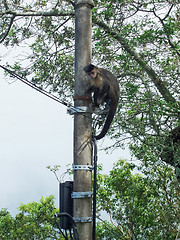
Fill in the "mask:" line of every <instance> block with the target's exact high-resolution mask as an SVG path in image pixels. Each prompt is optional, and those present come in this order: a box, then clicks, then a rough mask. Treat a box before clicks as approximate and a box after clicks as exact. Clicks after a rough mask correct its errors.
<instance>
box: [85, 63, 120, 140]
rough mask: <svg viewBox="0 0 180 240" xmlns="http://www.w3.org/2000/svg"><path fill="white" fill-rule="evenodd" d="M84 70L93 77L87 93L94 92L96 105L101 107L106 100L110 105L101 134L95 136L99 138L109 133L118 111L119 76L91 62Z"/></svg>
mask: <svg viewBox="0 0 180 240" xmlns="http://www.w3.org/2000/svg"><path fill="white" fill-rule="evenodd" d="M84 71H85V72H86V73H87V74H88V75H89V76H90V77H91V87H90V88H89V89H88V90H87V93H94V95H93V98H94V106H95V107H99V105H102V104H104V102H107V103H109V105H110V106H109V112H108V115H107V118H106V121H105V124H104V126H103V129H102V131H101V133H100V134H99V135H97V136H95V138H96V139H98V140H99V139H101V138H103V137H104V136H105V134H106V133H107V131H108V129H109V127H110V125H111V123H112V121H113V118H114V115H115V113H116V109H117V105H118V100H119V84H118V81H117V78H116V77H115V76H114V75H113V74H112V73H111V72H109V71H108V70H105V69H103V68H98V67H95V66H94V65H92V64H89V65H87V66H86V67H84Z"/></svg>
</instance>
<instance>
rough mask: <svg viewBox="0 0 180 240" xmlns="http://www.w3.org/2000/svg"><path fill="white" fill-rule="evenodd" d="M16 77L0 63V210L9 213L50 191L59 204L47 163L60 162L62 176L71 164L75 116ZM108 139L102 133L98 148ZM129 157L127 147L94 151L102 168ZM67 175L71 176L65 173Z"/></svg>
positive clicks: (57, 188)
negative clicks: (7, 74)
mask: <svg viewBox="0 0 180 240" xmlns="http://www.w3.org/2000/svg"><path fill="white" fill-rule="evenodd" d="M1 60H2V59H1V58H0V64H4V62H3V61H1ZM6 62H7V61H6ZM14 80H15V81H14V82H13V83H12V81H11V84H10V83H8V78H5V77H4V71H3V70H2V69H1V68H0V165H1V166H0V195H1V197H0V209H2V208H7V209H8V211H9V212H10V213H11V214H12V215H15V214H16V213H18V210H17V207H19V206H20V204H21V203H23V204H26V203H29V202H33V201H37V202H39V200H40V199H41V197H42V196H44V197H47V196H49V195H54V196H55V198H56V200H55V204H56V207H59V204H58V200H59V183H58V181H57V180H56V177H55V175H54V174H53V173H52V172H50V170H48V169H47V168H46V167H47V166H52V167H53V166H54V165H61V168H60V171H59V173H58V175H59V176H61V175H62V174H63V173H64V172H65V171H66V169H67V165H68V164H70V165H72V163H73V118H72V116H70V115H68V114H67V109H66V107H65V106H63V105H61V104H59V103H58V102H55V101H54V100H52V99H50V98H48V97H46V96H44V95H43V94H41V93H39V92H37V91H36V90H34V89H32V88H31V87H29V86H27V85H25V84H24V83H22V82H20V81H19V80H16V79H14ZM108 144H110V142H109V140H108V139H107V137H106V138H105V140H102V141H99V143H98V150H99V149H101V148H103V147H105V146H107V145H108ZM128 157H129V152H128V151H127V150H125V151H123V150H121V149H117V150H116V151H114V152H113V153H112V154H110V155H107V154H105V152H104V151H98V163H103V169H104V170H103V172H104V173H108V172H109V170H110V169H112V167H113V163H114V162H115V161H117V160H118V159H120V158H128ZM67 180H72V179H70V178H69V176H68V175H66V177H65V178H64V181H67Z"/></svg>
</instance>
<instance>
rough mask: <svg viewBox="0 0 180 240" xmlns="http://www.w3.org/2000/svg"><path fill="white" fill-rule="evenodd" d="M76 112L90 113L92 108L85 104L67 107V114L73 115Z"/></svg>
mask: <svg viewBox="0 0 180 240" xmlns="http://www.w3.org/2000/svg"><path fill="white" fill-rule="evenodd" d="M76 113H92V109H91V108H90V107H86V106H80V107H69V108H67V114H69V115H74V114H76Z"/></svg>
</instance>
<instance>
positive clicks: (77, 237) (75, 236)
mask: <svg viewBox="0 0 180 240" xmlns="http://www.w3.org/2000/svg"><path fill="white" fill-rule="evenodd" d="M64 216H66V217H68V218H69V220H70V221H71V223H72V229H73V235H74V240H79V235H78V232H77V229H76V225H75V222H74V219H73V218H72V216H71V215H70V214H68V213H65V212H64V213H58V214H57V215H56V214H55V215H54V217H55V219H56V218H57V217H64ZM56 222H57V221H56ZM58 228H59V230H60V232H61V234H62V233H63V232H62V230H61V229H60V227H59V225H58ZM63 237H64V238H65V239H67V237H66V236H65V235H64V234H63ZM67 240H68V239H67Z"/></svg>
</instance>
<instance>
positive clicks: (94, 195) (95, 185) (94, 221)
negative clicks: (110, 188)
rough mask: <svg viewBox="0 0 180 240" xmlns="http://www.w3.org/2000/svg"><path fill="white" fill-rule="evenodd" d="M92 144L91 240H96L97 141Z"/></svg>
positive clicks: (94, 139) (94, 140)
mask: <svg viewBox="0 0 180 240" xmlns="http://www.w3.org/2000/svg"><path fill="white" fill-rule="evenodd" d="M93 144H94V183H93V236H92V237H93V240H95V239H96V188H97V160H98V157H97V140H96V138H93Z"/></svg>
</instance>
